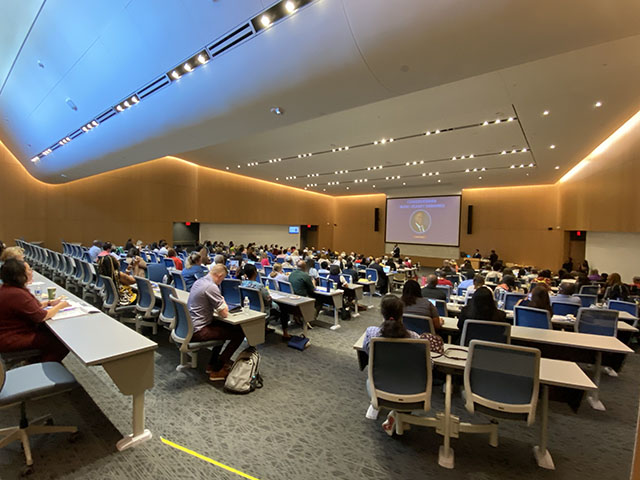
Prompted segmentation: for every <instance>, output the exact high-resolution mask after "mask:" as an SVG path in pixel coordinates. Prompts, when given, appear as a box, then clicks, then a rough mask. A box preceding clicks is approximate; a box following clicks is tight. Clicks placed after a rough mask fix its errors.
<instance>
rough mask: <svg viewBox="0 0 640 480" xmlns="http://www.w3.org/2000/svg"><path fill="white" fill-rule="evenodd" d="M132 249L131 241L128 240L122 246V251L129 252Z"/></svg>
mask: <svg viewBox="0 0 640 480" xmlns="http://www.w3.org/2000/svg"><path fill="white" fill-rule="evenodd" d="M133 247H134V245H133V239H131V238H129V239H128V240H127V242H126V243H125V244H124V251H125V252H128V251H129V250H131V249H132V248H133Z"/></svg>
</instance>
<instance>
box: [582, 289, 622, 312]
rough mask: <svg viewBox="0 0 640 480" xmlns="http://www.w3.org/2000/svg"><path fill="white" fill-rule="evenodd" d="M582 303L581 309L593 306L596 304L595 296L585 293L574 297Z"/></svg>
mask: <svg viewBox="0 0 640 480" xmlns="http://www.w3.org/2000/svg"><path fill="white" fill-rule="evenodd" d="M576 297H578V298H579V299H580V301H581V302H582V306H583V307H590V306H591V305H595V304H596V303H597V302H598V296H597V295H591V294H587V293H579V294H577V295H576ZM614 310H615V309H614Z"/></svg>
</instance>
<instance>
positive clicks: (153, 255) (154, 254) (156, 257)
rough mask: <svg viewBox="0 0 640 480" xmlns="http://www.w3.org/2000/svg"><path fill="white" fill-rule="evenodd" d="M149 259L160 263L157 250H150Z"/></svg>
mask: <svg viewBox="0 0 640 480" xmlns="http://www.w3.org/2000/svg"><path fill="white" fill-rule="evenodd" d="M149 260H150V261H151V263H158V255H156V252H149Z"/></svg>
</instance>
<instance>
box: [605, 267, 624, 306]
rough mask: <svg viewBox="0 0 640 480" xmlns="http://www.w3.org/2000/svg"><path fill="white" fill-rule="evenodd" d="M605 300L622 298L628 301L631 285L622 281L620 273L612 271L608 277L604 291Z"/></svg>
mask: <svg viewBox="0 0 640 480" xmlns="http://www.w3.org/2000/svg"><path fill="white" fill-rule="evenodd" d="M604 299H605V300H622V301H623V302H626V301H627V300H628V299H629V287H627V286H626V285H625V284H624V283H622V278H620V274H619V273H612V274H611V275H609V276H608V277H607V283H606V284H605V292H604Z"/></svg>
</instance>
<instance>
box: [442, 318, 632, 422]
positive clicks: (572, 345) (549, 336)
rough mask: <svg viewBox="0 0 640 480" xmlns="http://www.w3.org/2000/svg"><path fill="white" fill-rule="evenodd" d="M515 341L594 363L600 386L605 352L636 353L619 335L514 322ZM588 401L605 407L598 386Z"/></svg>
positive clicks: (449, 327)
mask: <svg viewBox="0 0 640 480" xmlns="http://www.w3.org/2000/svg"><path fill="white" fill-rule="evenodd" d="M442 320H443V326H442V329H443V330H445V331H447V332H457V331H458V325H457V319H455V318H451V317H442ZM629 327H630V328H633V327H631V326H629ZM511 342H512V343H517V344H519V345H524V346H530V347H534V348H538V349H540V351H541V352H542V355H543V356H544V357H546V358H555V359H559V360H571V361H576V362H589V363H594V382H595V384H596V386H597V387H599V386H600V377H601V375H602V356H603V354H614V355H622V356H624V355H627V354H629V353H633V350H632V349H631V348H629V346H627V345H625V344H624V343H622V342H621V341H620V340H619V339H618V338H616V337H609V336H603V335H591V334H588V333H577V332H571V331H563V330H546V329H543V328H529V327H517V326H512V327H511ZM588 401H589V403H590V404H591V407H592V408H594V409H595V410H605V406H604V404H603V403H602V402H601V401H600V399H599V391H598V390H596V391H594V392H592V393H591V395H590V396H589V398H588Z"/></svg>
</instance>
